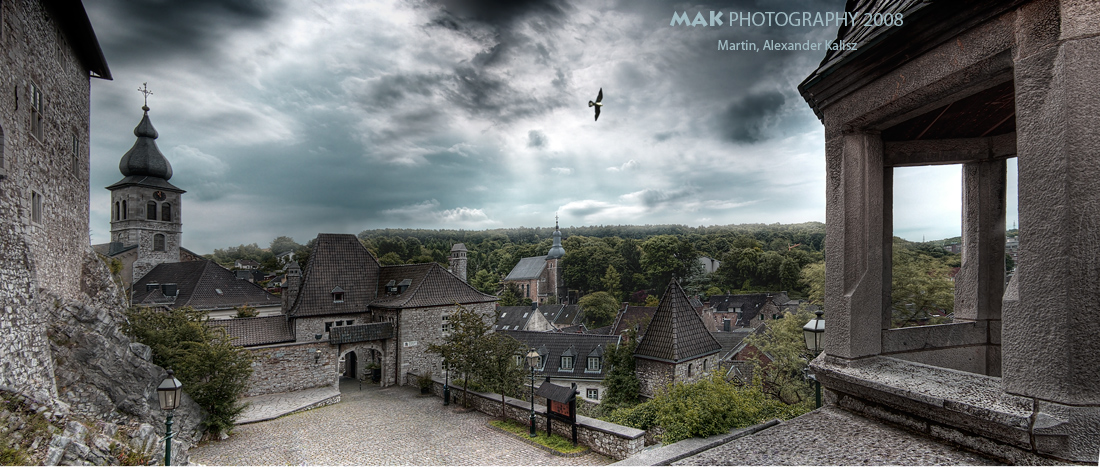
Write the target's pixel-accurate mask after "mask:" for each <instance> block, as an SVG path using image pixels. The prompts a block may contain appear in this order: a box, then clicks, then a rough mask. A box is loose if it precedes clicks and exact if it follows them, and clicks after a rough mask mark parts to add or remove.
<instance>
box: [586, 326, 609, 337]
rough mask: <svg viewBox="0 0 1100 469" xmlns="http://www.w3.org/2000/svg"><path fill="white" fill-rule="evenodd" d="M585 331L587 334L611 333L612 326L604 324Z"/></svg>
mask: <svg viewBox="0 0 1100 469" xmlns="http://www.w3.org/2000/svg"><path fill="white" fill-rule="evenodd" d="M579 327H584V324H581V325H580V326H579ZM584 333H585V334H595V335H611V326H603V327H597V328H595V329H589V330H587V331H585V332H584Z"/></svg>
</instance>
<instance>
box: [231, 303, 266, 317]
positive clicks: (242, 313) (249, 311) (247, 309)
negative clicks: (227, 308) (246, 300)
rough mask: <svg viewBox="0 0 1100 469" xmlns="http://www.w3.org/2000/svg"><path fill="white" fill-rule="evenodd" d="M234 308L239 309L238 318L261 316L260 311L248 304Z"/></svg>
mask: <svg viewBox="0 0 1100 469" xmlns="http://www.w3.org/2000/svg"><path fill="white" fill-rule="evenodd" d="M233 309H235V310H237V317H238V318H254V317H256V316H259V314H260V312H259V311H257V310H256V308H253V307H251V306H248V305H247V304H244V305H240V306H235V307H234V308H233Z"/></svg>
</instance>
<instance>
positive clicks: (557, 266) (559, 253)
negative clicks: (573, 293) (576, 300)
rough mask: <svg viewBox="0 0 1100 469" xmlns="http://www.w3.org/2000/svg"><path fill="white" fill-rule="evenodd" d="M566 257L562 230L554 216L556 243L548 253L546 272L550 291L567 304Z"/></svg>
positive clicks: (559, 301)
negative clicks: (563, 273)
mask: <svg viewBox="0 0 1100 469" xmlns="http://www.w3.org/2000/svg"><path fill="white" fill-rule="evenodd" d="M563 257H565V248H563V247H561V230H560V229H558V217H557V216H556V215H555V216H554V245H553V246H551V247H550V252H548V253H547V254H546V274H547V277H548V278H547V280H549V282H548V283H549V286H550V292H551V293H552V294H553V295H554V296H557V297H558V303H561V304H566V303H567V300H568V298H567V297H568V295H569V292H568V291H567V289H566V288H565V282H564V281H563V280H562V265H561V261H562V258H563Z"/></svg>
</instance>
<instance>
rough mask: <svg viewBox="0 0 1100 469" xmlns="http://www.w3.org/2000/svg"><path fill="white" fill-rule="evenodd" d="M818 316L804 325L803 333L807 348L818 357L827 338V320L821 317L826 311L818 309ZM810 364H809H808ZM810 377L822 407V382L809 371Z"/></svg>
mask: <svg viewBox="0 0 1100 469" xmlns="http://www.w3.org/2000/svg"><path fill="white" fill-rule="evenodd" d="M815 314H817V317H816V318H814V319H811V320H810V322H807V323H806V325H805V326H802V335H803V337H805V338H806V348H808V349H810V351H812V352H813V354H814V356H815V357H816V356H817V355H818V354H819V353H821V350H822V349H823V348H824V346H823V341H824V339H825V320H824V319H822V318H821V315H822V314H825V312H824V311H818V312H817V313H815ZM807 366H809V365H807ZM806 376H807V377H809V378H810V379H812V380H814V398H815V402H816V403H817V407H821V382H820V381H818V380H817V377H816V376H814V375H812V374H809V373H807V375H806Z"/></svg>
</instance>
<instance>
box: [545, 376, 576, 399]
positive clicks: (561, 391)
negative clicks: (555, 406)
mask: <svg viewBox="0 0 1100 469" xmlns="http://www.w3.org/2000/svg"><path fill="white" fill-rule="evenodd" d="M535 395H536V396H538V397H545V398H547V399H550V400H551V401H554V402H571V401H575V400H577V388H575V387H573V386H561V385H557V384H554V383H551V382H550V377H549V376H547V377H546V381H543V382H542V385H540V386H539V388H538V389H536V390H535Z"/></svg>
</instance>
